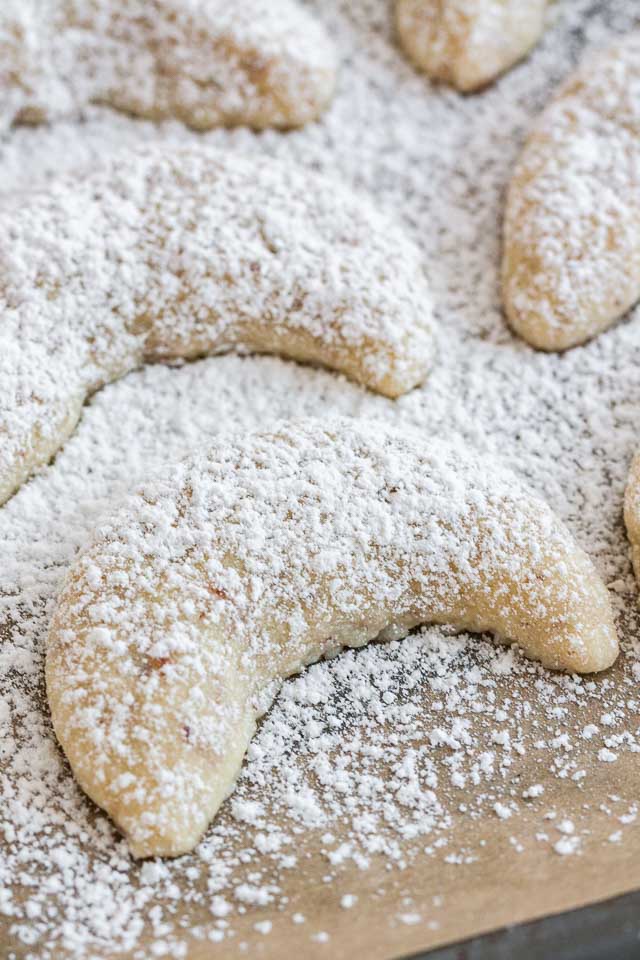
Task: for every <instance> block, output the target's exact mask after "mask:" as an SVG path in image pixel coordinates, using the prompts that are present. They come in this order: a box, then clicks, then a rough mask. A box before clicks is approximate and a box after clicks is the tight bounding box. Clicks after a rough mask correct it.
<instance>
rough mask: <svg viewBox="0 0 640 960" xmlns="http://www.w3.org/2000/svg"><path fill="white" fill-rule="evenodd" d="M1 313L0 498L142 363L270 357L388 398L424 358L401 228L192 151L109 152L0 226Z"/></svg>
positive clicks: (413, 266)
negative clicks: (226, 355)
mask: <svg viewBox="0 0 640 960" xmlns="http://www.w3.org/2000/svg"><path fill="white" fill-rule="evenodd" d="M0 311H1V313H2V323H1V324H0V502H3V501H4V500H6V498H7V497H8V496H10V494H11V493H12V492H13V491H14V490H15V489H16V488H17V487H18V486H19V485H20V484H21V483H22V482H23V481H24V480H25V479H26V478H27V477H28V476H29V474H31V473H32V472H33V470H34V469H35V468H37V467H38V466H40V465H42V464H45V463H47V462H48V461H49V459H50V458H51V456H52V455H53V454H54V453H55V452H56V451H57V450H58V449H59V447H60V446H61V444H62V443H63V442H64V440H65V439H66V437H67V436H68V435H69V434H70V433H71V431H72V430H73V428H74V426H75V424H76V422H77V420H78V418H79V416H80V411H81V409H82V405H83V403H84V402H85V400H86V398H87V397H88V396H89V395H90V394H91V393H92V392H94V391H95V390H97V389H98V388H99V387H101V386H102V385H104V384H105V383H108V382H110V381H112V380H114V379H116V378H117V377H120V376H122V375H123V374H124V373H126V372H128V371H129V370H132V369H134V368H136V367H138V366H140V365H141V364H143V363H145V362H148V361H171V360H175V359H177V358H194V357H200V356H203V355H205V354H211V353H220V352H223V351H228V350H230V349H232V348H234V347H235V348H237V349H239V350H243V351H254V352H258V353H278V354H281V355H283V356H286V357H290V358H293V359H295V360H300V361H307V362H311V363H317V364H322V365H324V366H327V367H331V368H333V369H335V370H339V371H342V372H343V373H345V374H347V375H348V376H349V377H351V378H352V379H354V380H356V381H358V382H359V383H362V384H365V385H366V386H368V387H370V388H371V389H372V390H376V391H378V392H379V393H382V394H385V395H387V396H390V397H395V396H398V395H399V394H402V393H404V392H406V391H408V390H410V389H412V388H413V387H414V386H416V385H417V384H419V383H420V382H421V381H422V380H423V379H424V378H425V376H426V374H427V370H428V368H429V366H430V363H431V361H432V353H433V346H432V332H431V326H430V318H431V306H430V297H429V290H428V287H427V284H426V280H425V278H424V274H423V269H422V258H421V254H420V252H419V251H418V250H417V248H415V247H414V246H413V245H412V244H411V243H410V242H409V241H408V240H407V239H406V237H405V235H404V234H403V232H402V230H401V229H399V228H398V227H396V226H395V225H394V224H393V223H391V222H389V220H388V218H387V217H384V216H382V215H380V214H378V213H377V211H376V210H375V209H373V208H372V207H371V206H370V205H369V203H368V202H366V201H365V200H363V199H358V198H356V197H354V196H353V194H351V193H350V192H349V191H348V190H347V189H345V188H344V187H342V186H341V185H340V184H339V183H336V182H334V181H332V180H326V179H323V178H321V177H318V176H314V175H313V174H311V173H309V172H308V171H306V170H302V169H298V168H296V167H295V166H290V165H288V164H280V163H277V162H276V161H273V160H271V159H267V158H266V157H255V158H249V157H243V156H240V155H238V154H235V153H222V152H218V151H214V150H211V149H207V148H205V147H204V146H201V145H197V146H193V147H188V148H178V149H176V148H173V149H170V148H168V147H163V148H158V149H153V150H146V149H145V150H142V151H129V152H124V153H123V154H122V155H120V156H119V158H118V159H116V160H114V161H113V163H112V164H111V166H110V167H109V168H108V169H107V170H106V172H99V173H96V174H94V175H93V176H91V177H89V178H87V179H85V180H82V181H76V180H75V179H68V180H64V181H62V182H61V183H60V184H59V185H58V186H56V187H53V188H52V189H51V191H50V192H48V193H43V194H40V195H38V196H33V197H31V198H29V200H28V201H26V202H25V204H24V205H23V206H22V207H20V208H19V209H17V210H14V211H12V212H7V211H5V212H4V213H3V214H1V215H0ZM212 403H215V397H212Z"/></svg>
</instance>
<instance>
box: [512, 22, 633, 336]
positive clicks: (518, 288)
mask: <svg viewBox="0 0 640 960" xmlns="http://www.w3.org/2000/svg"><path fill="white" fill-rule="evenodd" d="M639 63H640V32H637V31H636V32H634V33H631V34H630V35H629V36H626V37H624V38H622V39H617V40H615V41H614V42H612V43H611V44H610V45H609V46H607V47H606V48H605V49H604V50H603V51H601V52H599V53H597V54H591V56H586V57H585V60H584V63H583V65H581V67H580V68H579V70H578V71H577V72H576V73H575V74H574V75H573V76H572V77H571V78H570V79H569V81H568V82H567V83H566V84H565V85H564V86H563V87H562V88H561V90H560V91H559V92H558V94H557V96H556V98H555V100H554V102H553V103H552V104H551V105H550V106H549V107H548V108H547V109H546V110H545V111H544V113H543V114H542V116H541V117H540V118H539V119H538V120H537V121H536V124H535V126H534V130H533V133H532V134H531V136H530V138H529V140H528V142H527V145H526V147H525V149H524V152H523V155H522V158H521V159H520V161H519V163H518V166H517V169H516V171H515V174H514V182H513V184H512V185H511V187H510V190H509V203H508V212H507V218H506V224H505V265H504V270H505V297H506V303H507V305H508V309H509V314H510V317H511V319H512V322H513V323H514V326H515V328H516V330H518V331H520V332H521V333H522V335H523V336H524V337H526V338H527V339H528V340H529V341H530V342H531V343H534V344H535V345H537V346H542V347H545V348H548V349H562V348H564V347H566V346H572V345H574V344H576V343H581V342H583V341H584V340H586V339H587V338H588V337H590V336H593V335H594V334H597V333H599V332H600V331H602V330H604V329H606V328H607V327H608V326H610V325H611V324H612V323H613V322H614V321H615V320H617V319H618V318H619V317H620V316H621V315H622V314H623V313H624V312H625V311H626V310H628V309H629V307H630V306H632V305H633V304H634V303H635V302H636V301H637V299H638V297H639V296H640V283H639V282H638V263H639V262H640V245H639V244H638V240H637V236H638V222H639V221H640V206H639V205H638V201H637V196H638V190H639V189H640V149H639V148H638V136H639V135H640V68H639V66H638V64H639Z"/></svg>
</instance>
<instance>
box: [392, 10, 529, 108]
mask: <svg viewBox="0 0 640 960" xmlns="http://www.w3.org/2000/svg"><path fill="white" fill-rule="evenodd" d="M546 7H547V0H396V23H397V28H398V36H399V38H400V42H401V44H402V46H403V48H404V50H405V52H406V53H407V56H408V57H409V58H410V59H411V60H412V61H413V62H414V63H415V64H416V66H418V67H419V68H420V69H421V70H424V71H425V73H427V74H428V75H429V76H430V77H432V78H433V79H434V80H440V81H443V82H444V83H449V84H452V85H453V86H454V87H457V88H458V90H462V91H472V90H477V89H478V88H479V87H483V86H485V85H486V84H488V83H491V81H492V80H494V79H495V78H496V77H497V76H498V75H499V74H500V73H503V71H505V70H508V69H509V67H511V66H513V64H514V63H516V62H517V61H518V60H521V59H522V57H524V56H525V54H527V53H528V52H529V50H530V49H531V47H532V46H533V45H534V44H535V43H536V41H537V40H538V38H539V36H540V34H541V33H542V30H543V26H544V14H545V10H546Z"/></svg>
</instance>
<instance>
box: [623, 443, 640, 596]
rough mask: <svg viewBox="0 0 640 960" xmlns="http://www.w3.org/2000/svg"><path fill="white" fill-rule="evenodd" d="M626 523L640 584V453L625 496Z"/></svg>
mask: <svg viewBox="0 0 640 960" xmlns="http://www.w3.org/2000/svg"><path fill="white" fill-rule="evenodd" d="M624 522H625V524H626V527H627V535H628V537H629V541H630V543H631V557H632V559H633V569H634V570H635V574H636V579H637V580H638V583H640V453H639V454H636V456H635V457H634V459H633V462H632V464H631V470H630V471H629V480H628V481H627V489H626V491H625V495H624Z"/></svg>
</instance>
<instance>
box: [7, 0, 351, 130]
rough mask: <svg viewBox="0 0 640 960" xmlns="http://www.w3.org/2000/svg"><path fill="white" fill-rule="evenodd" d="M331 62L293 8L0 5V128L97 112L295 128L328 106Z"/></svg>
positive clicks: (211, 0) (311, 25)
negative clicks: (107, 109)
mask: <svg viewBox="0 0 640 960" xmlns="http://www.w3.org/2000/svg"><path fill="white" fill-rule="evenodd" d="M335 78H336V56H335V52H334V48H333V45H332V43H331V41H330V39H329V37H328V36H327V34H326V32H325V30H324V29H323V28H322V26H321V25H320V24H319V23H318V22H317V21H316V19H315V18H314V17H312V16H311V15H310V14H309V13H307V12H306V11H305V10H304V9H303V8H302V7H301V6H300V5H299V4H298V3H297V2H296V0H237V2H229V0H2V4H0V124H4V125H5V126H6V125H8V124H10V123H12V122H15V121H17V122H27V123H37V122H41V121H43V120H51V119H55V118H56V117H61V116H67V115H73V114H77V113H78V112H79V111H80V110H82V108H83V107H85V106H86V105H87V104H89V103H105V104H109V105H110V106H113V107H115V108H116V109H119V110H124V111H126V112H128V113H132V114H135V115H136V116H140V117H146V118H148V119H151V120H164V119H167V118H170V117H176V118H178V119H180V120H182V121H183V122H184V123H186V124H188V125H189V126H191V127H195V128H197V129H202V130H204V129H209V128H210V127H215V126H235V125H237V124H243V125H247V126H251V127H254V128H257V129H261V128H263V127H271V126H273V127H295V126H300V125H301V124H304V123H307V122H308V121H310V120H313V119H314V118H316V117H317V116H318V115H319V114H320V113H321V112H322V111H323V110H324V109H325V107H326V106H327V104H328V102H329V100H330V99H331V96H332V94H333V89H334V86H335Z"/></svg>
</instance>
